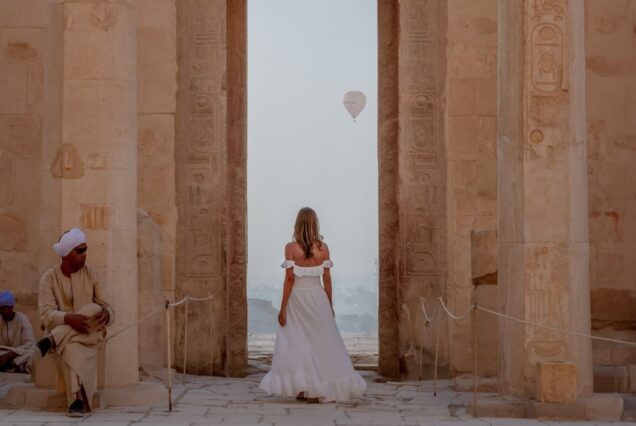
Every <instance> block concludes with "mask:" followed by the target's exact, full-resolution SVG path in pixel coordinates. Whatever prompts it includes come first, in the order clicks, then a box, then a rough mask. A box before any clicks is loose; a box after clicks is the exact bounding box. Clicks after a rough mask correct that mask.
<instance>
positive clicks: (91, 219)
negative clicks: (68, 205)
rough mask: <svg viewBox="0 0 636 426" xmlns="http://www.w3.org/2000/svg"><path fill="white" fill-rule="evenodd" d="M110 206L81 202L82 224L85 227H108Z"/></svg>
mask: <svg viewBox="0 0 636 426" xmlns="http://www.w3.org/2000/svg"><path fill="white" fill-rule="evenodd" d="M109 222H110V207H109V206H107V205H101V204H80V224H81V225H82V228H84V229H108V225H109Z"/></svg>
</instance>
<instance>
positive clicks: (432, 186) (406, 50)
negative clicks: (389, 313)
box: [398, 0, 445, 375]
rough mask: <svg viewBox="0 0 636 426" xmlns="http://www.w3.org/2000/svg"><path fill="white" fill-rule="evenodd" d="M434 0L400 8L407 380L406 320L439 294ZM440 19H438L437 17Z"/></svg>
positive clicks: (439, 83)
mask: <svg viewBox="0 0 636 426" xmlns="http://www.w3.org/2000/svg"><path fill="white" fill-rule="evenodd" d="M440 3H443V2H441V1H440V0H424V1H423V0H410V1H405V2H401V3H400V21H401V23H402V25H401V28H402V30H401V32H400V60H399V61H400V62H399V74H400V82H399V91H400V94H401V95H400V110H401V111H400V125H401V128H402V129H404V132H403V133H402V134H401V135H400V141H399V163H400V172H399V173H400V180H399V182H400V183H399V204H400V213H399V220H400V223H399V228H400V257H401V262H400V275H399V276H400V278H399V280H400V284H399V291H398V295H399V300H400V301H401V304H402V305H401V306H402V308H401V309H400V310H399V311H398V312H399V316H400V319H399V321H400V333H399V334H400V342H401V343H400V359H401V363H400V364H401V370H402V371H401V373H402V374H405V375H411V374H413V373H414V371H415V370H416V364H417V361H416V359H415V357H414V356H412V355H413V345H414V342H415V341H416V340H417V344H418V345H423V344H424V342H423V341H422V340H421V339H419V338H418V339H414V336H413V326H412V324H410V321H411V320H413V321H415V318H408V317H409V316H410V315H407V314H406V313H408V312H410V313H411V315H413V313H415V312H417V313H418V315H417V317H418V318H419V316H420V315H419V312H420V305H419V300H420V297H427V298H433V299H434V298H436V297H437V296H439V295H440V294H441V293H440V291H441V287H440V286H441V284H440V283H441V276H442V275H443V268H444V261H443V253H442V247H441V246H442V245H443V244H442V241H443V234H444V230H443V229H444V228H443V226H444V225H443V217H440V215H442V214H443V212H444V208H443V205H442V204H443V200H444V189H443V177H442V174H443V167H442V166H441V165H442V164H443V161H444V159H443V151H442V149H443V143H442V142H441V141H442V134H441V129H442V128H443V126H441V125H440V117H441V111H440V110H441V107H442V105H441V102H440V94H441V92H442V90H443V75H441V74H442V73H441V71H440V69H441V68H443V63H444V58H443V55H444V53H443V52H444V51H445V49H444V47H443V46H440V44H443V43H444V37H440V34H439V31H440V19H441V18H440V17H441V16H442V15H443V12H442V9H441V6H440ZM441 21H444V19H441Z"/></svg>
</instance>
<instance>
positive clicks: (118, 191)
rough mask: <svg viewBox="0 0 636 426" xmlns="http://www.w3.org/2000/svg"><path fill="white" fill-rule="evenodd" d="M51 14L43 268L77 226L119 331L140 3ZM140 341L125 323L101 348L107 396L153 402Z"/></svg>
mask: <svg viewBox="0 0 636 426" xmlns="http://www.w3.org/2000/svg"><path fill="white" fill-rule="evenodd" d="M50 13H51V37H50V40H51V41H50V43H49V44H50V46H49V47H50V49H49V52H50V55H51V56H50V58H51V59H50V60H51V62H52V64H51V76H50V78H49V84H50V87H49V88H47V93H46V96H47V105H46V107H47V111H46V113H47V118H46V120H45V128H46V130H47V133H49V135H48V136H47V137H46V138H45V140H44V147H43V155H42V168H43V170H42V176H43V177H42V197H41V198H42V211H41V214H42V220H41V224H40V226H41V235H42V240H41V247H42V249H41V253H42V256H41V261H40V264H41V269H42V271H44V270H45V269H47V268H49V267H51V266H54V265H55V264H58V263H59V261H60V260H59V258H57V257H55V255H54V254H53V253H52V248H51V247H52V244H53V243H54V242H55V241H57V239H58V238H59V236H60V234H61V233H62V232H64V231H65V230H67V229H69V228H72V227H75V226H79V227H81V228H82V229H83V230H84V231H85V232H86V234H87V238H88V247H89V250H88V261H87V262H88V263H89V264H90V265H92V266H94V267H96V268H97V269H98V270H99V272H100V274H101V277H102V279H103V280H104V282H105V283H106V285H107V287H108V291H109V294H110V297H111V300H112V303H113V307H114V310H115V312H116V324H115V325H114V326H113V329H112V330H111V332H114V331H117V330H118V329H120V328H122V327H124V326H126V325H128V324H131V323H133V322H135V321H136V320H137V111H136V84H137V82H136V60H137V58H136V43H137V39H136V22H137V20H136V14H135V2H134V1H130V0H121V1H115V0H113V1H94V0H82V1H80V0H75V1H59V2H55V3H52V5H51V8H50ZM137 341H138V331H137V329H136V328H132V329H129V330H128V331H126V332H124V333H123V334H120V335H119V336H117V337H115V338H114V340H112V341H110V342H109V343H108V344H107V345H106V348H105V350H104V352H103V353H101V354H100V357H99V359H100V362H99V363H98V377H100V387H106V388H107V391H106V392H101V393H102V395H103V396H102V401H101V402H102V403H108V404H112V405H119V404H126V405H130V404H135V403H137V402H146V403H147V402H150V401H152V400H153V399H154V397H156V396H158V394H157V393H153V392H149V390H150V388H147V387H143V388H142V387H139V386H136V385H138V383H139V374H138V364H139V363H138V348H137ZM157 349H158V350H159V349H161V348H157ZM45 359H48V357H47V358H45ZM40 370H41V371H39V372H38V375H37V379H36V384H37V385H38V386H39V387H48V386H50V385H51V378H50V377H46V374H41V373H47V372H52V371H54V369H49V370H47V369H40ZM108 388H110V389H111V390H113V392H110V393H109V391H108ZM151 388H153V389H154V387H153V386H151ZM122 389H123V390H124V393H123V394H122V393H121V392H119V390H122ZM135 389H140V390H141V389H143V391H142V392H136V393H135V392H134V390H135ZM155 390H156V389H155ZM131 391H133V392H131ZM104 395H106V396H104ZM36 399H37V398H36ZM27 401H29V398H27ZM31 402H33V399H31ZM43 405H51V401H50V400H49V401H44V404H43Z"/></svg>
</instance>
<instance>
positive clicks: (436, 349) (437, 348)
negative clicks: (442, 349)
mask: <svg viewBox="0 0 636 426" xmlns="http://www.w3.org/2000/svg"><path fill="white" fill-rule="evenodd" d="M438 359H439V322H438V323H437V326H436V327H435V369H434V372H433V396H437V360H438Z"/></svg>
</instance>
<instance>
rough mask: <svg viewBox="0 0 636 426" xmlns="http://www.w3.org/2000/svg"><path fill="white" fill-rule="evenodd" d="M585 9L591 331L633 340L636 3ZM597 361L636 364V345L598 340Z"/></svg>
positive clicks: (597, 0) (599, 3) (594, 0)
mask: <svg viewBox="0 0 636 426" xmlns="http://www.w3.org/2000/svg"><path fill="white" fill-rule="evenodd" d="M585 6H586V22H585V24H586V28H585V30H586V32H585V43H586V73H587V76H586V77H587V78H586V90H587V137H588V144H589V148H588V179H589V224H590V289H591V306H592V329H593V330H594V333H595V334H598V335H603V336H613V337H619V338H626V339H629V340H634V339H636V262H635V261H634V259H635V258H636V185H634V183H635V182H636V167H634V165H636V119H635V117H636V38H635V37H634V32H635V31H636V27H635V25H636V2H634V1H618V0H612V1H607V0H586V2H585ZM594 362H595V364H596V365H599V364H604V365H628V364H636V350H634V349H629V348H625V347H623V346H617V345H611V344H606V343H603V342H594Z"/></svg>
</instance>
